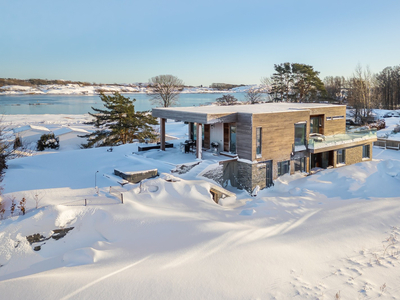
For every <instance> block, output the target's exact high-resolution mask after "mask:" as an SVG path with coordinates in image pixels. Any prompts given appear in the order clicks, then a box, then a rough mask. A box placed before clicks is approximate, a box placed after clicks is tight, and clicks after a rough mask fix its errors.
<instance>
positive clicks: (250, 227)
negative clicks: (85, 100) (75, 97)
mask: <svg viewBox="0 0 400 300" xmlns="http://www.w3.org/2000/svg"><path fill="white" fill-rule="evenodd" d="M7 118H8V119H6V121H7V122H10V123H11V124H14V125H15V126H23V125H27V124H32V123H35V125H41V126H49V127H52V128H56V127H60V126H63V125H64V126H67V125H68V124H69V125H70V126H78V127H80V128H83V129H84V128H85V127H84V126H87V125H83V121H85V120H86V119H87V116H85V115H82V116H76V115H75V116H73V117H72V116H54V115H53V116H50V115H48V116H22V117H21V119H18V118H19V116H7ZM31 118H34V119H31ZM392 119H396V120H397V119H398V118H392ZM186 133H187V125H185V124H182V123H179V122H167V134H168V135H170V136H174V137H177V138H178V139H177V140H173V142H174V143H175V144H176V147H175V148H173V149H167V151H165V152H162V151H159V150H151V151H148V152H143V153H138V152H137V147H138V145H137V144H131V145H124V146H120V147H114V148H113V151H112V152H108V151H107V149H106V148H96V149H85V150H68V149H64V150H62V149H63V148H62V146H61V149H60V150H61V151H49V152H48V153H46V154H44V155H35V156H31V157H24V158H19V159H15V160H12V161H10V162H9V169H8V170H7V171H6V174H5V177H4V181H3V186H4V191H3V199H4V200H3V201H4V202H5V204H6V209H9V205H10V201H11V199H12V198H15V199H16V201H17V202H19V201H20V200H21V199H22V197H25V198H26V199H27V206H28V212H27V214H26V215H24V216H23V215H17V216H14V217H11V218H7V219H5V220H3V221H0V295H1V296H0V298H1V299H3V298H4V299H335V297H336V295H338V297H339V298H340V297H341V299H376V298H381V299H400V284H399V282H400V260H399V259H400V257H399V255H400V244H399V243H398V241H399V239H400V236H399V235H400V152H399V151H394V150H384V149H380V148H377V147H374V149H373V158H374V159H373V160H372V161H369V162H363V163H359V164H355V165H351V166H347V167H343V168H338V169H330V170H325V171H322V172H319V173H317V174H314V175H312V176H304V175H302V174H297V175H294V176H289V175H285V176H282V177H280V178H279V179H278V180H277V181H275V186H274V187H272V188H269V189H264V190H262V191H260V192H259V193H258V195H257V196H256V197H251V196H250V195H249V194H247V193H246V192H243V191H240V190H236V189H232V188H229V189H230V190H231V191H232V192H235V193H236V194H237V197H236V200H235V199H227V200H225V201H223V204H224V205H218V204H216V203H214V202H213V200H212V198H211V195H210V193H209V188H210V186H211V184H215V183H214V182H212V181H211V180H210V179H207V178H205V177H202V176H201V174H204V173H205V171H208V172H209V171H210V170H213V169H215V170H217V169H218V162H219V160H221V159H223V157H221V156H213V155H212V154H211V153H207V152H205V153H204V154H205V157H204V160H203V161H201V163H200V164H198V165H196V166H195V167H193V168H192V169H191V170H190V171H189V172H187V173H185V174H181V175H178V174H177V173H171V172H170V171H171V170H173V169H175V168H176V167H177V166H179V165H181V164H188V165H190V164H192V163H194V162H199V161H198V160H196V159H195V156H194V154H184V153H182V152H181V151H180V150H179V147H178V145H179V142H180V141H182V140H184V139H186V138H187V136H186ZM153 168H157V169H158V170H159V172H160V173H161V176H160V177H158V178H154V179H149V180H146V181H145V182H144V184H142V186H140V185H139V184H136V185H135V184H128V185H124V186H123V187H121V186H120V185H119V184H118V181H121V179H120V178H117V177H116V176H114V175H113V171H114V169H122V170H124V171H138V170H143V169H153ZM173 178H175V179H176V180H172V181H171V179H173ZM166 179H167V180H166ZM95 183H96V184H97V186H98V187H99V188H98V190H96V189H95ZM121 193H123V201H124V203H123V204H121V198H120V195H121ZM35 198H37V199H40V203H39V206H40V207H39V209H35V208H34V207H35V205H36V204H35V200H34V199H35ZM85 199H86V201H87V203H88V206H84V205H83V204H84V202H85ZM7 213H8V212H7ZM70 227H74V228H73V229H72V230H71V231H69V232H68V233H67V234H66V236H65V237H64V238H62V239H59V240H55V239H52V238H50V239H48V240H46V241H43V242H40V243H34V244H32V245H30V244H29V243H28V241H27V240H26V239H25V237H26V236H28V235H33V234H36V233H39V234H41V235H43V236H44V237H46V238H47V237H50V236H51V234H52V230H54V229H59V228H70ZM38 245H40V246H41V250H40V251H34V250H33V248H34V247H35V246H38ZM337 299H338V298H337Z"/></svg>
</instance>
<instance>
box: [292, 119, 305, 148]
mask: <svg viewBox="0 0 400 300" xmlns="http://www.w3.org/2000/svg"><path fill="white" fill-rule="evenodd" d="M306 127H307V124H306V123H297V124H294V145H295V146H304V145H305V144H306Z"/></svg>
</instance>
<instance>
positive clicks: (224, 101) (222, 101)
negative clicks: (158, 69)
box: [217, 94, 238, 105]
mask: <svg viewBox="0 0 400 300" xmlns="http://www.w3.org/2000/svg"><path fill="white" fill-rule="evenodd" d="M217 104H218V105H235V104H238V100H237V99H236V98H235V97H234V96H232V95H229V94H227V95H222V97H220V98H217Z"/></svg>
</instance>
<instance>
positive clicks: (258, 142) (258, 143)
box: [256, 127, 262, 156]
mask: <svg viewBox="0 0 400 300" xmlns="http://www.w3.org/2000/svg"><path fill="white" fill-rule="evenodd" d="M261 133H262V130H261V127H257V128H256V155H258V156H261Z"/></svg>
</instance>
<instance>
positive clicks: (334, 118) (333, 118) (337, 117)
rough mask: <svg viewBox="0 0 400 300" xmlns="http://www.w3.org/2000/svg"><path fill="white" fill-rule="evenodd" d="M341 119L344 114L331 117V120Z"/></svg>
mask: <svg viewBox="0 0 400 300" xmlns="http://www.w3.org/2000/svg"><path fill="white" fill-rule="evenodd" d="M342 119H344V116H335V117H332V120H342Z"/></svg>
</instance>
